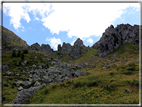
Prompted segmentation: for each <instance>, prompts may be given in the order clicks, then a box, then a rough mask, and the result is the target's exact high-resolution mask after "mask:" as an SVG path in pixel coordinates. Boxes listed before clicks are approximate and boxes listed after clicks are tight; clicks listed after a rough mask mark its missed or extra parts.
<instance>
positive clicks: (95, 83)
mask: <svg viewBox="0 0 142 107" xmlns="http://www.w3.org/2000/svg"><path fill="white" fill-rule="evenodd" d="M86 85H87V86H88V87H92V86H98V82H96V81H89V82H87V83H86Z"/></svg>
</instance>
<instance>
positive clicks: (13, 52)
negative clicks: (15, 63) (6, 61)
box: [12, 49, 16, 57]
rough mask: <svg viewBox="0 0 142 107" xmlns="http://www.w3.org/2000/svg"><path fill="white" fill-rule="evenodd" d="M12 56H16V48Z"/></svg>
mask: <svg viewBox="0 0 142 107" xmlns="http://www.w3.org/2000/svg"><path fill="white" fill-rule="evenodd" d="M12 57H16V50H15V49H14V50H13V51H12Z"/></svg>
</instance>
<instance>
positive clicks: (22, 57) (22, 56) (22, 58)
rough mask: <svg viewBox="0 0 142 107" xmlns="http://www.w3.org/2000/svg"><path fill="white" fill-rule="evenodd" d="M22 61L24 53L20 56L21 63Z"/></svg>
mask: <svg viewBox="0 0 142 107" xmlns="http://www.w3.org/2000/svg"><path fill="white" fill-rule="evenodd" d="M22 60H24V53H22V55H21V61H22Z"/></svg>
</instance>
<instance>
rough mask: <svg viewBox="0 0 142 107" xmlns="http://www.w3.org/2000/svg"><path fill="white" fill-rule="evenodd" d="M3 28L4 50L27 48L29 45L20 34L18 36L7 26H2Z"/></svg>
mask: <svg viewBox="0 0 142 107" xmlns="http://www.w3.org/2000/svg"><path fill="white" fill-rule="evenodd" d="M1 28H2V51H3V52H7V51H8V52H9V51H12V50H13V49H14V48H16V49H27V48H28V47H29V45H28V44H27V43H26V41H24V40H22V39H21V38H20V37H19V36H17V35H16V34H15V33H13V32H12V31H10V30H8V29H7V28H5V27H3V26H1Z"/></svg>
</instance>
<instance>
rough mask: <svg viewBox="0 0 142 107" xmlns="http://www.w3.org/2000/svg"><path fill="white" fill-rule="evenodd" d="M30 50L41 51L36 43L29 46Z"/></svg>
mask: <svg viewBox="0 0 142 107" xmlns="http://www.w3.org/2000/svg"><path fill="white" fill-rule="evenodd" d="M31 49H32V50H35V51H41V48H40V45H39V44H38V43H37V42H36V43H34V44H32V45H31Z"/></svg>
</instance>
